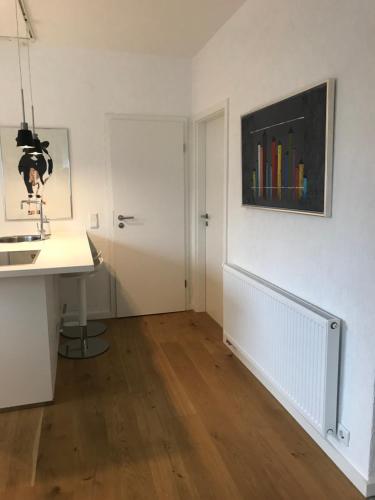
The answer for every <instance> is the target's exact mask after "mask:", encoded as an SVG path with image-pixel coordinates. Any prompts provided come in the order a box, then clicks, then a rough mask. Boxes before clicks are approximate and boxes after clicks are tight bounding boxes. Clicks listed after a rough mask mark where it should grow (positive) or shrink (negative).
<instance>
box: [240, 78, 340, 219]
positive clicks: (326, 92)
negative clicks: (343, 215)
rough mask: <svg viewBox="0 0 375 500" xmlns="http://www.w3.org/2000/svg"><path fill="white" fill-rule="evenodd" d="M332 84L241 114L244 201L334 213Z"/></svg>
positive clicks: (281, 207)
mask: <svg viewBox="0 0 375 500" xmlns="http://www.w3.org/2000/svg"><path fill="white" fill-rule="evenodd" d="M332 94H333V82H332V81H331V80H330V81H327V82H324V83H322V84H321V85H318V86H316V87H313V88H311V89H309V90H306V91H304V92H301V93H299V94H296V95H294V96H292V97H288V98H286V99H283V100H281V101H279V102H277V103H275V104H271V105H269V106H267V107H264V108H262V109H260V110H258V111H255V112H253V113H249V114H247V115H246V116H243V117H242V202H243V204H244V205H252V206H256V207H263V208H269V209H270V208H271V209H277V210H291V211H297V212H304V213H312V214H318V215H329V206H328V205H329V203H330V193H329V191H330V189H331V186H330V177H331V161H330V157H331V151H332V144H331V142H332V130H331V128H332V116H331V115H332V112H333V109H332V106H333V95H332Z"/></svg>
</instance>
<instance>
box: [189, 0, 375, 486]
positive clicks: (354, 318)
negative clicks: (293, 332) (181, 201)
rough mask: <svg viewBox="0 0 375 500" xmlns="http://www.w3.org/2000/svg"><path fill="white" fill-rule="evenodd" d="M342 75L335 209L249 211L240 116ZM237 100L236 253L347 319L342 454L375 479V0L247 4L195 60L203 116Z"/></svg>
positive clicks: (196, 105)
mask: <svg viewBox="0 0 375 500" xmlns="http://www.w3.org/2000/svg"><path fill="white" fill-rule="evenodd" d="M327 77H335V78H337V99H336V128H335V158H334V186H333V216H332V218H320V217H313V216H305V215H299V214H287V213H277V212H267V211H260V210H255V209H251V208H245V207H241V147H240V139H241V137H240V115H241V114H243V113H246V112H248V111H250V110H251V109H253V108H256V107H258V106H260V105H262V104H267V103H268V102H270V101H272V100H275V99H277V98H279V97H283V96H284V95H288V94H290V93H291V92H293V91H295V90H299V89H300V88H303V87H305V86H308V85H310V84H314V83H316V82H319V81H321V80H323V79H326V78H327ZM227 97H229V98H230V120H229V201H228V210H229V223H228V224H229V227H228V231H229V236H228V237H229V241H228V260H229V262H230V263H233V264H236V265H238V266H241V267H242V268H244V269H246V270H249V271H251V272H253V273H255V274H257V275H259V276H261V277H263V278H265V279H267V280H269V281H271V282H273V283H275V284H276V285H279V286H281V287H282V288H285V289H286V290H289V291H291V292H292V293H294V294H296V295H298V296H300V297H302V298H304V299H306V300H308V301H310V302H312V303H314V304H317V305H318V306H321V307H322V308H324V309H326V310H328V311H330V312H331V313H333V314H336V315H338V316H339V317H341V318H342V319H343V320H344V322H345V327H344V332H343V345H342V369H341V386H340V387H341V388H340V415H339V418H340V421H341V422H342V423H343V424H344V425H345V426H346V427H347V428H348V429H349V430H350V432H351V440H350V446H349V448H345V447H340V451H341V453H342V454H343V455H344V456H345V457H346V458H347V459H348V460H349V461H350V462H351V464H352V465H353V466H354V467H355V468H356V469H357V470H358V471H359V472H360V473H361V474H362V475H363V476H365V477H367V476H368V475H369V473H370V472H374V461H373V462H372V464H371V463H370V437H371V429H372V419H373V407H372V402H373V390H374V367H375V357H374V353H375V335H374V324H375V307H374V304H373V301H374V297H375V283H374V281H375V280H374V278H375V235H374V224H373V214H374V213H375V196H374V181H375V162H374V149H373V147H374V146H373V145H374V119H375V2H374V1H373V0H361V1H359V2H358V1H357V0H314V1H312V0H283V1H282V2H280V1H279V0H249V1H247V2H246V3H245V4H244V6H243V7H242V8H240V10H239V11H238V12H237V13H236V14H235V15H234V16H233V17H232V18H231V19H230V20H229V21H228V22H227V23H226V24H225V25H224V26H223V27H222V28H221V29H220V30H219V31H218V33H216V35H215V36H214V37H213V38H212V39H211V40H210V41H209V43H208V44H207V45H206V46H205V48H203V49H202V50H201V51H200V52H199V54H198V55H197V56H196V57H195V58H194V60H193V90H192V107H193V113H199V112H201V111H203V110H205V109H207V108H209V107H210V106H213V105H215V104H216V103H217V102H220V101H223V100H224V99H226V98H227Z"/></svg>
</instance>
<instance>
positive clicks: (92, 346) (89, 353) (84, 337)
mask: <svg viewBox="0 0 375 500" xmlns="http://www.w3.org/2000/svg"><path fill="white" fill-rule="evenodd" d="M89 241H90V240H89ZM90 246H91V250H92V247H93V245H92V244H91V242H90ZM102 263H103V258H102V256H101V254H100V253H97V254H96V258H95V259H94V265H95V267H98V266H100V265H101V264H102ZM94 273H95V271H93V272H92V273H72V274H69V275H65V276H66V277H70V278H76V279H77V280H78V289H79V321H78V324H79V326H78V328H79V332H80V336H79V338H73V339H71V340H69V341H67V342H65V343H64V344H61V346H60V347H59V354H60V356H62V357H64V358H69V359H87V358H93V357H95V356H99V355H100V354H103V353H105V352H106V351H107V350H108V349H109V342H108V341H107V340H105V339H102V338H98V337H89V336H88V327H87V286H86V285H87V283H86V281H87V278H88V277H89V276H90V275H92V274H94Z"/></svg>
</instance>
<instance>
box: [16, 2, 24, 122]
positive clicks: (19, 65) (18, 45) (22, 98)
mask: <svg viewBox="0 0 375 500" xmlns="http://www.w3.org/2000/svg"><path fill="white" fill-rule="evenodd" d="M14 6H15V8H16V28H17V49H18V69H19V72H20V85H21V101H22V117H23V120H22V121H23V123H24V122H25V121H26V118H25V102H24V96H23V83H22V68H21V48H20V36H19V28H18V0H14Z"/></svg>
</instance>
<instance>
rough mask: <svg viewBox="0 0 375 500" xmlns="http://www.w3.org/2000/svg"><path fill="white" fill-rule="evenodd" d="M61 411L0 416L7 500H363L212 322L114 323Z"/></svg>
mask: <svg viewBox="0 0 375 500" xmlns="http://www.w3.org/2000/svg"><path fill="white" fill-rule="evenodd" d="M108 324H109V332H108V334H107V337H108V338H109V339H110V342H111V346H112V347H111V350H110V351H109V352H108V353H107V354H105V355H104V356H101V357H99V358H96V359H92V360H86V361H71V360H66V359H60V361H59V366H58V376H57V387H56V400H55V403H54V404H53V405H49V406H45V407H43V408H42V407H40V408H34V409H26V410H19V411H12V412H8V413H2V414H0V499H1V500H15V499H16V500H29V499H33V500H34V499H38V500H40V499H53V498H58V499H69V500H70V499H72V500H77V499H79V500H86V499H90V500H91V499H95V500H112V499H115V500H120V499H121V500H122V499H124V500H125V499H126V500H137V499H142V500H154V499H159V500H168V499H171V500H179V499H187V500H190V499H197V498H199V499H203V500H210V499H212V500H222V499H228V500H235V499H244V500H258V499H259V500H282V499H285V500H294V499H296V500H297V499H298V500H306V499H311V500H325V499H326V500H351V499H353V500H355V499H361V498H362V497H361V495H360V494H359V493H358V492H357V491H356V490H355V489H354V488H353V487H352V486H351V484H350V483H349V481H348V480H347V479H346V478H345V477H344V476H343V475H342V474H341V473H340V472H339V470H338V469H337V468H336V467H335V466H334V465H333V463H332V462H331V461H330V460H329V459H328V458H327V457H326V456H325V455H324V454H323V452H322V451H321V450H320V449H319V448H318V447H317V446H316V445H315V444H314V442H313V441H312V440H311V439H310V438H309V437H308V436H307V434H305V433H304V431H302V429H301V428H300V427H299V426H298V425H297V424H296V423H295V421H294V420H293V419H292V418H291V417H290V416H289V414H287V413H286V411H284V410H283V408H282V407H281V406H280V405H279V404H278V403H277V401H276V400H275V399H274V398H273V397H272V396H271V395H270V394H269V393H268V392H267V391H266V390H265V389H264V388H263V387H262V386H261V384H260V383H259V382H258V381H257V380H256V379H255V378H254V377H253V376H252V375H251V374H250V373H249V372H248V371H247V370H246V369H245V368H244V367H243V366H242V365H241V363H240V362H239V361H238V360H237V359H235V358H234V357H233V356H232V354H231V353H230V351H229V350H228V349H227V348H226V347H225V346H224V345H223V344H222V342H221V331H220V329H219V327H218V326H217V324H216V323H214V322H213V321H212V320H211V319H210V318H209V317H208V316H207V315H206V314H196V313H192V312H187V313H177V314H164V315H158V316H148V317H143V318H130V319H119V320H111V321H109V322H108Z"/></svg>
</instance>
